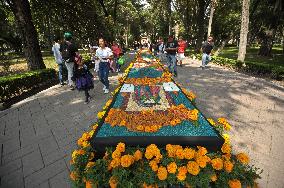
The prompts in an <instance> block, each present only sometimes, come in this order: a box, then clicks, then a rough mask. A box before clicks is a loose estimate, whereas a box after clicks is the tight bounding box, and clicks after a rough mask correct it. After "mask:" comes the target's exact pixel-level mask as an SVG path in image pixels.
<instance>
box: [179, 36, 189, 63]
mask: <svg viewBox="0 0 284 188" xmlns="http://www.w3.org/2000/svg"><path fill="white" fill-rule="evenodd" d="M186 47H187V44H186V42H185V41H184V40H183V39H182V37H181V36H180V37H179V39H178V54H177V60H178V62H179V65H180V66H181V67H182V60H184V58H185V56H184V52H185V49H186Z"/></svg>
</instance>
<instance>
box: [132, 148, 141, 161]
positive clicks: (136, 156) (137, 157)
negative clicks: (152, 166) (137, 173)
mask: <svg viewBox="0 0 284 188" xmlns="http://www.w3.org/2000/svg"><path fill="white" fill-rule="evenodd" d="M133 156H134V160H135V161H139V160H140V159H142V156H143V154H142V152H141V151H140V150H136V151H135V153H134V155H133Z"/></svg>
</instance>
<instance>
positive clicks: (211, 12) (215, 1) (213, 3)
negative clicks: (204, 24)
mask: <svg viewBox="0 0 284 188" xmlns="http://www.w3.org/2000/svg"><path fill="white" fill-rule="evenodd" d="M216 6H217V0H211V4H210V17H209V23H208V32H207V37H209V36H210V35H211V26H212V22H213V15H214V10H215V7H216Z"/></svg>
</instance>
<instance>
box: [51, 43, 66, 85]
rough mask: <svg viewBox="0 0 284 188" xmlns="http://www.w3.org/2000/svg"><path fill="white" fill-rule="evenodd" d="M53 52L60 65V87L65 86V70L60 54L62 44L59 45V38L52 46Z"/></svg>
mask: <svg viewBox="0 0 284 188" xmlns="http://www.w3.org/2000/svg"><path fill="white" fill-rule="evenodd" d="M52 52H53V55H54V58H55V62H56V63H57V65H58V79H59V83H60V85H64V82H63V77H62V70H63V64H62V56H61V53H60V44H59V38H55V39H54V41H53V46H52Z"/></svg>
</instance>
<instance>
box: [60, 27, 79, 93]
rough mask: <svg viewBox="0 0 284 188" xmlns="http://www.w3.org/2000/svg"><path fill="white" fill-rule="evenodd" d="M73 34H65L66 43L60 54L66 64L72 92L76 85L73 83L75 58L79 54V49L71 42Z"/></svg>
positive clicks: (62, 46) (61, 46)
mask: <svg viewBox="0 0 284 188" xmlns="http://www.w3.org/2000/svg"><path fill="white" fill-rule="evenodd" d="M71 39H72V34H71V33H69V32H66V33H64V42H63V44H62V45H60V52H61V54H62V59H63V63H65V65H66V68H67V71H68V85H69V87H70V89H71V90H74V83H73V81H72V77H73V71H74V70H73V69H74V62H75V56H76V54H77V53H78V49H77V47H76V46H75V45H74V44H73V43H72V42H71Z"/></svg>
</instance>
